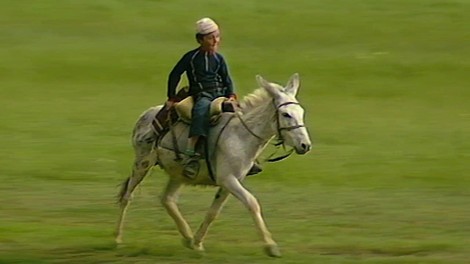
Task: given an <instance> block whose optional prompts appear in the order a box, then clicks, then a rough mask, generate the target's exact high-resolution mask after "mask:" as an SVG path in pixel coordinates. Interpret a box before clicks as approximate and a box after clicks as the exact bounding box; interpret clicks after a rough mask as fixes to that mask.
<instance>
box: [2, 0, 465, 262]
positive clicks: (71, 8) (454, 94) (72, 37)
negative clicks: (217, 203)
mask: <svg viewBox="0 0 470 264" xmlns="http://www.w3.org/2000/svg"><path fill="white" fill-rule="evenodd" d="M469 13H470V1H468V0H447V1H444V0H407V1H405V0H381V1H371V0H357V1H352V0H340V1H308V0H290V1H276V2H273V1H264V0H263V1H244V2H239V1H200V2H199V1H198V3H195V2H194V1H187V0H176V1H148V0H147V1H146V0H135V1H130V0H121V1H118V0H99V1H96V0H83V1H71V0H68V1H66V0H62V1H58V0H56V1H53V0H44V1H28V0H25V1H16V0H3V1H0V22H1V23H0V113H1V114H0V118H1V122H0V147H1V150H2V151H1V152H0V180H1V184H0V263H1V264H3V263H28V264H29V263H326V264H328V263H351V264H356V263H390V264H391V263H393V264H395V263H410V264H411V263H413V264H414V263H446V264H448V263H467V262H468V259H469V258H470V249H469V247H468V244H469V240H468V238H469V237H470V207H469V204H470V165H469V164H470V105H469V104H468V101H469V99H470V89H469V84H470V77H469V75H468V72H470V46H469V45H468V42H469V39H468V30H469V26H468V25H470V18H469V17H468V14H469ZM203 16H211V17H214V18H215V19H217V20H218V21H219V22H220V24H221V26H222V28H223V44H222V48H221V51H222V53H224V54H225V57H226V59H227V60H228V61H229V65H230V69H231V72H232V75H233V79H234V81H235V83H236V86H237V90H238V93H239V94H240V95H245V94H247V93H249V92H250V91H252V90H253V89H254V88H255V84H256V83H255V80H254V76H255V75H256V74H258V73H259V74H262V75H263V76H264V77H266V78H267V79H268V80H272V81H277V82H281V83H284V82H285V81H286V80H287V79H288V77H289V76H290V75H291V74H292V73H294V72H299V73H300V75H301V78H302V88H301V90H300V95H299V99H300V101H301V102H302V103H303V105H304V107H305V108H306V110H307V116H306V122H307V124H308V126H309V130H310V132H311V136H312V139H313V141H314V142H315V148H314V149H313V150H312V151H311V153H309V154H308V155H306V156H292V157H290V158H289V159H287V160H286V161H283V162H280V163H275V164H268V165H266V168H265V172H264V173H263V174H261V175H259V176H256V177H253V178H250V179H249V180H248V181H247V182H246V186H247V187H248V188H249V189H250V190H252V191H253V193H254V194H255V195H256V196H257V197H258V198H259V199H260V201H261V203H262V205H263V209H264V215H265V218H266V221H267V223H268V225H269V227H270V229H271V231H272V233H273V235H274V238H275V239H276V240H277V242H278V243H279V245H280V247H281V250H282V252H283V254H284V256H283V258H282V259H274V260H273V259H269V258H268V257H266V256H264V254H263V252H262V250H261V242H260V240H259V238H258V236H257V235H256V232H255V230H254V226H253V223H252V220H251V218H250V217H249V214H248V212H247V211H246V210H245V209H244V208H243V207H242V205H241V204H240V203H239V202H238V201H236V200H235V199H232V200H230V201H229V203H228V204H227V207H226V208H225V209H224V211H223V213H222V215H221V216H220V219H218V220H217V221H216V222H215V224H214V226H213V228H212V229H211V230H210V232H209V235H208V237H207V240H206V249H207V252H206V253H205V254H198V253H196V252H192V251H190V250H187V249H185V248H183V247H182V246H181V244H180V236H179V234H178V233H177V231H176V229H175V227H174V224H173V222H172V221H171V219H170V218H169V217H168V216H167V215H166V214H165V212H164V210H163V209H162V207H161V206H160V205H159V204H158V196H159V194H160V192H161V189H162V186H163V185H164V184H165V181H166V176H165V175H164V174H163V172H162V171H161V170H160V169H156V170H155V171H154V173H153V174H152V175H151V176H149V177H148V178H147V179H146V181H145V182H144V183H143V184H142V186H141V188H140V189H139V190H138V191H137V192H136V196H135V199H134V201H133V203H132V205H131V207H130V210H129V214H128V221H127V226H126V229H125V234H124V240H125V242H126V246H125V247H123V248H114V245H113V236H112V232H113V229H114V225H115V221H116V218H117V214H118V210H117V207H116V205H115V203H114V197H113V196H114V195H115V194H116V192H117V184H119V183H120V182H121V181H122V180H123V179H124V178H125V177H126V176H127V174H128V171H129V168H130V163H131V158H132V156H133V153H132V150H131V147H130V144H129V143H130V140H129V136H130V131H131V129H132V126H133V124H134V122H135V120H136V118H137V116H138V115H139V114H140V113H141V112H142V111H143V110H145V109H146V108H147V107H149V106H152V105H156V104H160V103H162V102H163V100H164V99H165V94H166V87H165V85H166V78H167V74H168V72H169V71H170V69H171V67H172V66H173V65H174V63H175V62H176V61H177V60H178V59H179V57H180V56H181V55H182V54H183V53H184V52H185V51H187V50H189V49H191V48H193V47H194V45H195V42H194V36H193V26H192V25H193V23H194V21H196V20H197V19H198V18H200V17H203ZM214 191H215V190H214V189H211V188H193V187H188V188H187V189H186V190H185V192H183V195H182V197H181V200H180V203H181V208H182V211H183V212H184V214H185V216H186V217H187V219H188V220H189V222H190V223H191V225H192V226H193V228H196V227H197V226H198V224H199V222H200V221H201V220H202V219H203V217H204V214H205V211H206V209H207V207H208V206H209V204H210V201H211V199H212V196H213V193H214Z"/></svg>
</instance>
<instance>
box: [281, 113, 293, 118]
mask: <svg viewBox="0 0 470 264" xmlns="http://www.w3.org/2000/svg"><path fill="white" fill-rule="evenodd" d="M282 116H283V117H286V118H291V117H292V116H290V115H289V114H288V113H282Z"/></svg>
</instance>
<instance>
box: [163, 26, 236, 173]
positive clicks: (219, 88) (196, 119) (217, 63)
mask: <svg viewBox="0 0 470 264" xmlns="http://www.w3.org/2000/svg"><path fill="white" fill-rule="evenodd" d="M196 40H197V42H198V43H199V47H197V48H196V49H193V50H190V51H188V52H187V53H186V54H184V55H183V57H182V58H181V59H180V60H179V61H178V63H176V65H175V66H174V68H173V70H172V71H171V72H170V75H169V77H168V93H167V95H168V101H167V102H166V104H167V108H170V107H171V106H173V104H174V103H175V101H176V98H175V96H176V88H177V86H178V83H179V82H180V80H181V75H182V74H183V73H184V72H186V76H187V79H188V82H189V94H190V95H191V96H192V97H193V99H194V107H193V109H192V121H191V126H190V130H189V139H188V144H187V148H186V154H187V155H188V156H189V159H188V160H187V161H186V166H185V167H186V168H185V171H186V172H188V174H190V175H191V174H196V173H197V170H198V165H199V163H198V161H197V160H198V159H199V155H198V154H197V153H196V151H195V147H196V143H197V142H198V140H199V139H200V138H201V137H206V136H207V134H208V130H209V120H210V117H209V110H210V104H211V102H212V101H213V100H214V99H216V98H217V97H220V96H225V97H227V98H228V99H229V100H232V101H235V100H236V94H235V91H234V87H233V83H232V79H231V78H230V74H229V71H228V68H227V64H226V62H225V59H224V57H223V56H222V55H221V54H220V53H218V52H217V49H218V47H219V43H220V31H219V26H218V25H217V24H216V23H215V22H214V21H213V20H212V19H210V18H202V19H200V20H198V21H197V22H196Z"/></svg>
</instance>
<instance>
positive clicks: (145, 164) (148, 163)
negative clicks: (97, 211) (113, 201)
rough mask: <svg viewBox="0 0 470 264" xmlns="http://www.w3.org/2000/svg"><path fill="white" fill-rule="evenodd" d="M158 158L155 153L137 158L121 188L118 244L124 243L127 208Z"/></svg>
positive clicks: (117, 229)
mask: <svg viewBox="0 0 470 264" xmlns="http://www.w3.org/2000/svg"><path fill="white" fill-rule="evenodd" d="M155 162H156V156H155V154H154V153H149V154H148V155H141V156H136V158H135V161H134V165H133V167H132V174H131V176H130V177H129V178H127V179H126V180H125V181H124V182H123V183H122V187H121V191H120V193H119V197H118V198H119V204H120V209H121V212H120V215H119V219H118V223H117V227H116V232H115V235H116V237H115V241H116V243H117V244H120V243H122V231H123V227H124V218H125V216H126V211H127V207H128V206H129V203H130V200H131V198H132V193H133V192H134V190H135V188H136V187H137V186H138V185H139V183H141V182H142V180H143V179H144V178H145V176H146V175H147V174H148V172H149V170H150V168H152V166H153V165H154V164H155Z"/></svg>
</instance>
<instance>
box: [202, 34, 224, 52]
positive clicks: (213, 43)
mask: <svg viewBox="0 0 470 264" xmlns="http://www.w3.org/2000/svg"><path fill="white" fill-rule="evenodd" d="M219 42H220V31H219V30H216V31H214V32H212V33H210V34H207V35H205V36H204V37H202V39H200V40H199V44H201V48H202V49H203V50H205V51H209V52H216V51H217V49H218V48H219Z"/></svg>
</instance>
